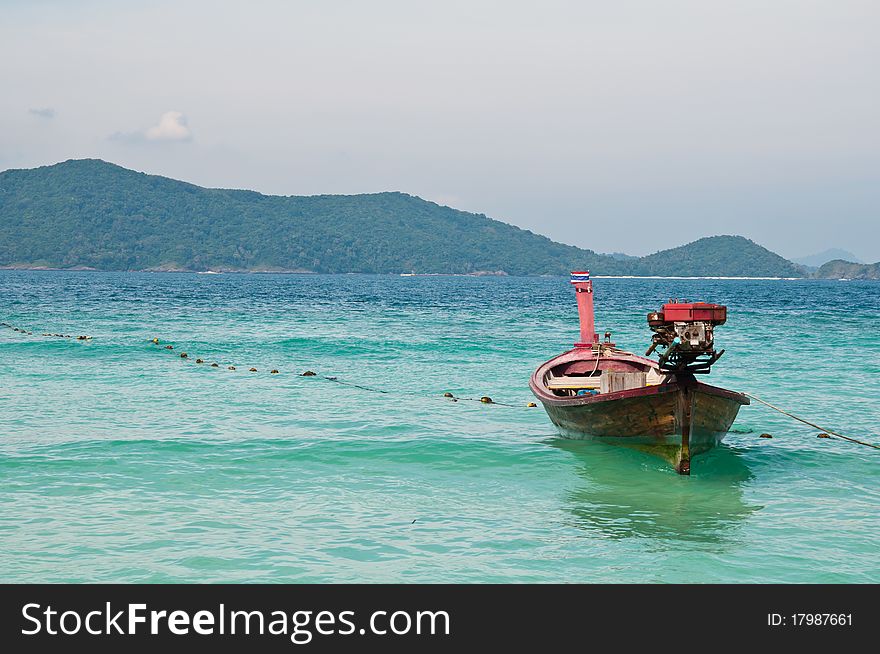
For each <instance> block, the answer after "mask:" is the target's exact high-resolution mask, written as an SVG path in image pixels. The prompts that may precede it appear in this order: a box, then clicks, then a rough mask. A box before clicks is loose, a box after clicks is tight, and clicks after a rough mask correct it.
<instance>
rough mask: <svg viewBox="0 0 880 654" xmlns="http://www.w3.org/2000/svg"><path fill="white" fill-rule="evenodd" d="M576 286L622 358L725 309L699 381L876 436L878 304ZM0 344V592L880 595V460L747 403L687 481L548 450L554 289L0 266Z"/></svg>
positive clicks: (670, 286)
mask: <svg viewBox="0 0 880 654" xmlns="http://www.w3.org/2000/svg"><path fill="white" fill-rule="evenodd" d="M595 286H596V303H597V326H598V327H599V329H600V331H601V332H604V331H605V329H611V330H612V331H613V338H614V340H615V342H616V343H617V344H618V345H619V346H620V347H624V348H626V349H630V350H632V351H635V352H637V353H641V352H643V351H644V349H645V348H646V346H647V345H648V343H649V342H650V332H649V330H648V328H647V326H646V324H645V314H646V313H647V312H648V311H649V310H653V309H657V308H659V307H660V305H661V304H662V303H663V302H664V301H666V300H667V299H668V298H670V297H679V298H687V299H690V300H705V301H714V302H720V303H723V304H727V305H728V306H729V307H730V317H729V321H728V323H727V324H726V325H724V326H723V327H721V328H719V329H718V330H717V332H716V340H717V342H718V344H719V346H720V347H723V348H725V349H726V350H727V353H726V354H725V356H724V357H723V358H722V359H721V360H720V361H719V362H718V364H716V366H715V368H714V369H713V373H712V375H711V377H710V379H711V381H712V383H714V384H717V385H722V386H726V387H729V388H733V389H735V390H740V391H747V392H751V393H754V394H756V395H758V396H759V397H762V398H763V399H766V400H767V401H770V402H772V403H773V404H776V405H778V406H781V407H783V408H785V409H787V410H789V411H791V412H793V413H795V414H797V415H801V416H803V417H805V418H807V419H809V420H811V421H813V422H816V423H818V424H819V425H821V426H823V427H824V428H827V429H832V430H835V431H839V432H840V433H843V434H846V435H850V436H853V437H856V438H859V439H862V440H867V441H872V442H875V443H876V442H880V283H872V282H858V281H852V282H838V281H791V280H681V279H648V280H645V279H597V280H596V281H595ZM0 321H2V322H7V323H9V324H11V325H13V326H16V327H19V328H24V329H26V330H30V331H32V332H33V334H32V335H30V334H27V333H22V332H15V331H13V329H11V328H5V327H4V328H0V580H2V581H6V582H221V581H223V582H245V581H255V582H352V581H354V582H750V581H758V582H878V581H880V487H878V486H880V485H878V482H880V467H878V466H880V452H878V451H877V450H873V449H869V448H866V447H862V446H859V445H855V444H852V443H849V442H845V441H842V440H839V439H833V440H832V439H818V438H817V437H816V435H817V433H818V430H816V429H813V428H811V427H808V426H806V425H803V424H800V423H797V422H795V421H793V420H791V419H790V418H787V417H785V416H782V415H780V414H778V413H775V412H773V411H771V410H769V409H767V408H766V407H764V406H762V405H760V404H757V403H753V405H752V406H749V407H743V409H742V411H741V412H740V415H739V418H738V419H737V421H736V423H735V425H734V428H733V430H732V432H731V433H730V434H729V435H728V437H727V439H726V440H725V444H724V445H723V446H722V447H720V448H718V449H716V450H714V451H713V452H711V453H710V454H707V455H703V456H700V457H697V458H695V459H694V461H693V464H692V469H693V474H692V475H691V476H690V477H689V478H688V477H680V476H678V475H677V474H675V472H673V470H672V469H671V468H670V467H669V466H668V465H667V464H666V463H664V462H663V461H661V460H660V459H656V458H653V457H651V456H650V455H647V454H643V453H639V452H636V451H631V450H629V449H626V448H621V447H614V446H609V445H603V444H597V443H588V442H574V441H567V440H563V439H561V438H558V437H557V436H556V435H555V432H554V428H553V426H552V425H551V423H550V422H549V420H548V419H547V416H546V415H545V413H544V411H543V409H541V408H540V407H539V408H527V406H526V403H527V402H529V401H531V400H532V399H533V398H532V397H531V395H530V392H529V389H528V378H529V374H530V373H531V371H532V370H533V369H534V368H535V367H536V366H537V365H538V364H539V363H541V362H542V361H544V360H546V359H548V358H550V357H551V356H553V355H555V354H557V353H559V352H561V351H563V350H566V349H568V348H569V347H570V346H571V344H572V343H573V342H574V341H575V340H576V338H577V333H578V325H577V312H576V307H575V302H574V294H573V292H572V290H571V287H570V285H569V284H568V281H567V280H566V279H564V278H559V277H547V278H478V277H398V276H369V275H337V276H321V275H256V274H255V275H239V274H222V275H197V274H171V273H153V274H150V273H94V272H49V271H46V272H39V271H30V272H24V271H0ZM43 333H49V334H52V333H60V334H63V335H67V334H70V335H71V336H72V338H69V339H68V338H63V337H61V338H59V337H55V336H41V334H43ZM80 335H83V336H85V335H88V336H91V337H92V338H91V339H90V340H77V339H76V337H77V336H80ZM153 338H157V339H159V341H160V344H159V345H155V344H153V343H151V339H153ZM169 344H170V345H173V347H174V349H173V350H167V349H165V347H164V346H165V345H169ZM182 352H186V353H187V354H188V357H187V358H186V359H182V358H181V357H180V356H179V355H180V353H182ZM197 358H201V359H203V360H204V363H202V364H198V363H196V359H197ZM214 362H216V363H218V364H219V366H218V367H217V368H213V367H211V366H210V364H211V363H214ZM230 365H234V366H235V367H236V370H234V371H232V370H228V369H227V366H230ZM251 367H254V368H256V369H257V371H256V372H250V371H249V369H250V368H251ZM273 369H277V370H278V371H279V372H278V373H277V374H271V373H270V370H273ZM306 370H312V371H314V372H315V373H317V374H316V376H314V377H303V376H300V373H302V372H303V371H306ZM327 377H335V378H336V380H335V381H332V380H328V379H326V378H327ZM444 392H451V393H454V394H455V395H456V396H461V397H463V398H479V397H480V396H482V395H488V396H491V397H492V398H493V399H494V400H496V401H497V402H499V403H503V404H495V405H486V404H481V403H480V402H478V401H470V400H467V399H462V400H460V401H457V402H454V401H451V400H449V399H446V398H444V397H443V393H444ZM507 405H509V406H507ZM762 433H770V434H771V435H772V436H773V438H772V439H765V438H760V437H759V436H760V434H762Z"/></svg>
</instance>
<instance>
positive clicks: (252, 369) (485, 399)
mask: <svg viewBox="0 0 880 654" xmlns="http://www.w3.org/2000/svg"><path fill="white" fill-rule="evenodd" d="M149 342H150V343H151V344H153V345H161V343H160V341H159V339H158V338H152V339H150V341H149ZM164 348H165V349H166V350H173V349H174V346H173V345H171V344H168V345H165V346H164ZM179 356H180V358H181V359H188V358H189V354H188V353H187V352H181V353H180V355H179ZM195 363H205V361H204V359H201V358H197V359H195ZM211 367H212V368H219V367H220V364H218V363H212V364H211ZM226 369H227V370H230V371H235V370H236V367H235V366H234V365H229V366H226ZM248 372H258V370H257V368H256V367H250V368H248ZM280 373H281V371H280V370H278V369H277V368H272V369H271V370H269V374H270V375H278V374H280ZM299 376H300V377H317V376H318V373H316V372H315V371H314V370H305V371H303V372H301V373H299ZM322 379H325V380H327V381H330V382H335V383H337V384H342V385H344V386H349V387H351V388H357V389H360V390H364V391H369V392H371V393H382V394H389V393H392V391H389V390H388V389H383V388H375V387H371V386H364V385H362V384H355V383H353V382H349V381H346V380H342V379H339V378H338V377H330V376H324V377H322ZM401 394H403V395H415V396H419V397H424V396H425V394H423V393H418V392H414V391H402V392H401ZM443 397H444V398H447V399H450V400H452V401H453V402H458V401H459V400H466V401H469V402H479V403H481V404H493V405H497V406H504V407H515V406H516V405H514V404H507V403H504V402H497V401H495V400H493V399H492V398H491V397H489V396H488V395H482V396H480V397H456V396H455V395H453V394H452V393H450V392H448V391H447V392H445V393H443ZM525 406H526V408H534V407H536V406H538V405H537V404H535V403H534V402H527V403H526V405H525Z"/></svg>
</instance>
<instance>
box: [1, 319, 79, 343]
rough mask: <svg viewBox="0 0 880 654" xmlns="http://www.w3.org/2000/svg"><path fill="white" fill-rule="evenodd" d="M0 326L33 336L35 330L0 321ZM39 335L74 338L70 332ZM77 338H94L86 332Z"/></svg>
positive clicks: (42, 334)
mask: <svg viewBox="0 0 880 654" xmlns="http://www.w3.org/2000/svg"><path fill="white" fill-rule="evenodd" d="M0 327H8V328H9V329H11V330H12V331H14V332H18V333H19V334H24V335H25V336H33V335H34V332H33V331H31V330H30V329H25V328H24V327H16V326H15V325H10V324H9V323H8V322H2V323H0ZM38 335H39V336H45V337H48V338H70V339H73V336H71V335H70V334H53V333H51V332H41V333H40V334H38ZM76 340H78V341H90V340H92V337H91V336H86V335H85V334H83V335H80V336H77V337H76Z"/></svg>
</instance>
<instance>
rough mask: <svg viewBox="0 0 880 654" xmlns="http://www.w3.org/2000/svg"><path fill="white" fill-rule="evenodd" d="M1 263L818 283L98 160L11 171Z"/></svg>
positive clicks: (707, 244)
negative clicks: (211, 185) (202, 183)
mask: <svg viewBox="0 0 880 654" xmlns="http://www.w3.org/2000/svg"><path fill="white" fill-rule="evenodd" d="M832 263H837V262H832ZM829 265H830V264H826V265H825V266H823V267H822V268H821V269H820V271H819V273H822V272H823V270H825V269H826V267H827V266H829ZM854 265H855V264H854ZM0 267H5V268H61V269H94V270H123V271H208V270H211V271H241V272H258V271H263V272H273V271H274V272H315V273H347V272H361V273H410V272H414V273H447V274H506V275H544V274H550V275H564V274H567V273H568V272H569V271H571V270H575V269H588V270H590V271H592V272H593V273H594V274H597V275H632V276H686V277H705V276H719V277H804V276H807V275H808V274H809V273H808V272H807V271H806V269H805V268H803V267H802V266H799V265H797V264H795V263H792V262H791V261H788V260H787V259H784V258H783V257H781V256H779V255H778V254H775V253H773V252H771V251H769V250H767V249H766V248H763V247H761V246H760V245H758V244H756V243H754V242H753V241H750V240H748V239H746V238H743V237H741V236H712V237H707V238H702V239H699V240H697V241H694V242H693V243H689V244H687V245H683V246H681V247H677V248H673V249H670V250H664V251H661V252H657V253H655V254H651V255H648V256H645V257H628V256H626V255H622V254H621V253H614V254H611V255H605V254H598V253H596V252H593V251H592V250H585V249H581V248H577V247H574V246H571V245H565V244H562V243H557V242H554V241H552V240H550V239H549V238H547V237H545V236H541V235H539V234H535V233H533V232H531V231H529V230H524V229H520V228H518V227H515V226H513V225H509V224H506V223H503V222H500V221H497V220H493V219H491V218H488V217H486V216H484V215H482V214H473V213H468V212H464V211H458V210H456V209H452V208H449V207H445V206H441V205H438V204H435V203H433V202H428V201H426V200H423V199H421V198H418V197H415V196H412V195H407V194H405V193H398V192H388V193H375V194H365V195H316V196H271V195H263V194H261V193H257V192H254V191H244V190H227V189H207V188H202V187H199V186H195V185H193V184H188V183H185V182H180V181H177V180H173V179H169V178H166V177H159V176H156V175H147V174H144V173H139V172H135V171H132V170H128V169H125V168H122V167H120V166H116V165H114V164H111V163H107V162H105V161H101V160H96V159H83V160H70V161H66V162H63V163H59V164H55V165H52V166H44V167H41V168H34V169H28V170H6V171H4V172H0ZM835 270H836V269H835ZM826 272H827V271H826ZM847 276H852V275H847Z"/></svg>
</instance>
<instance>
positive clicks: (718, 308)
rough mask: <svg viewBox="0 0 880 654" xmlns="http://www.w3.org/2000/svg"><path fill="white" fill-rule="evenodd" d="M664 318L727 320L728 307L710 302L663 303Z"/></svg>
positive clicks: (693, 320)
mask: <svg viewBox="0 0 880 654" xmlns="http://www.w3.org/2000/svg"><path fill="white" fill-rule="evenodd" d="M663 319H664V320H666V321H668V322H695V321H698V320H699V321H703V322H714V323H716V324H719V325H720V324H721V323H723V322H725V321H726V320H727V307H725V306H723V305H721V304H710V303H708V302H687V303H678V302H671V303H669V304H664V305H663Z"/></svg>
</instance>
